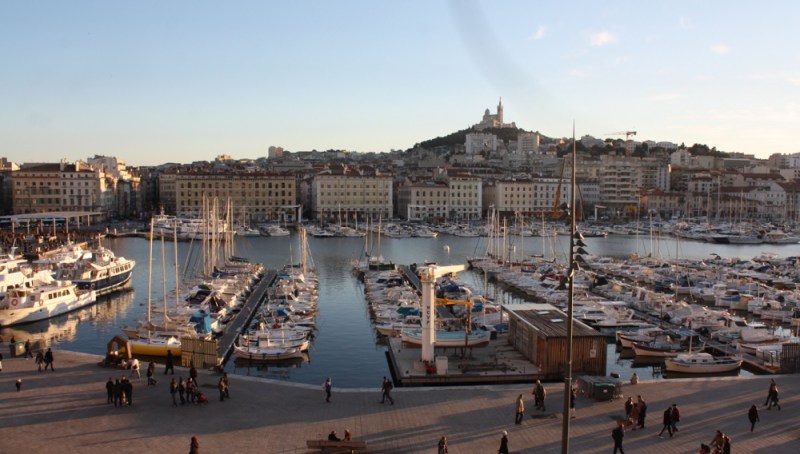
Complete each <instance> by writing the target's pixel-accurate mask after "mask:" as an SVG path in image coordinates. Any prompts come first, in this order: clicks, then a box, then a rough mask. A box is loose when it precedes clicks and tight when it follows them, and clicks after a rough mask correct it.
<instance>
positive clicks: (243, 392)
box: [0, 350, 800, 454]
mask: <svg viewBox="0 0 800 454" xmlns="http://www.w3.org/2000/svg"><path fill="white" fill-rule="evenodd" d="M54 353H55V367H56V371H55V372H51V371H47V372H41V373H39V372H37V371H36V366H35V364H34V362H33V360H32V359H28V360H25V359H22V358H8V357H7V356H6V359H5V360H4V361H3V367H4V369H3V371H2V372H0V453H28V452H31V453H49V452H61V453H63V452H66V453H72V452H75V453H108V452H114V453H127V452H130V453H137V454H141V453H142V452H156V453H172V452H175V453H179V452H184V453H185V452H187V451H188V448H189V441H190V438H191V437H192V436H193V435H194V436H197V437H198V439H199V442H200V449H201V452H203V453H204V454H206V453H224V452H236V453H306V452H311V451H309V450H308V449H307V448H306V443H305V442H306V440H307V439H315V438H325V437H326V435H327V433H328V432H330V431H331V430H334V429H335V430H336V431H337V432H338V433H339V434H340V435H341V434H342V433H344V430H345V429H350V431H351V432H352V433H353V438H354V439H357V440H365V441H366V442H367V444H368V447H369V450H368V451H369V452H373V453H415V452H427V453H432V452H436V444H437V442H438V440H439V437H440V436H441V435H447V437H448V440H449V447H450V453H494V452H497V447H498V445H499V441H500V432H501V431H503V430H507V431H508V432H509V435H508V438H509V447H510V449H511V451H512V452H518V453H533V452H536V453H557V452H560V450H561V434H562V424H561V422H562V420H561V417H560V412H561V408H562V405H561V404H562V402H563V400H562V397H563V394H562V391H563V385H561V384H548V385H547V391H548V396H547V406H548V412H547V413H542V412H537V411H535V410H534V409H533V400H532V396H531V394H530V393H531V387H530V386H528V385H503V386H476V387H451V388H408V389H395V390H394V391H393V392H392V395H393V397H394V400H395V404H394V405H389V404H388V403H387V404H384V405H381V404H380V403H379V402H380V392H379V389H378V388H379V386H380V381H381V379H382V373H380V372H378V373H376V375H375V388H371V389H343V388H339V387H338V385H340V383H338V382H337V380H336V377H333V385H334V388H333V397H332V401H331V403H325V398H324V392H323V390H322V388H321V385H322V380H323V378H324V377H321V378H320V385H319V386H310V385H298V384H290V383H287V382H281V381H275V380H266V379H258V378H250V377H241V376H230V382H231V399H229V400H226V401H225V402H220V401H219V393H218V391H217V390H216V386H215V384H216V382H217V379H218V375H217V374H216V373H212V372H207V371H200V374H201V375H200V383H201V386H202V389H203V391H204V392H205V393H206V394H207V395H208V396H209V398H210V402H209V403H208V404H204V405H190V404H187V405H184V406H179V407H178V408H174V407H172V402H171V398H170V394H169V378H171V376H169V377H165V376H164V375H163V366H158V369H157V376H156V378H157V379H158V384H157V386H155V387H147V386H145V378H141V379H136V378H134V379H133V382H134V386H135V388H134V392H133V402H134V404H133V406H131V407H124V408H115V407H114V406H113V405H110V404H106V396H105V382H106V380H107V379H108V377H113V378H118V377H120V376H122V375H123V373H124V372H125V371H121V370H116V369H106V368H102V367H99V366H97V362H98V361H99V360H100V359H101V358H100V357H99V356H93V355H86V354H81V353H74V352H67V351H58V350H56V351H54ZM145 367H146V366H145ZM187 372H188V371H187V370H186V369H181V368H178V367H176V375H175V377H178V376H183V377H184V378H185V377H186V376H187V375H188V373H187ZM143 375H144V374H143ZM18 378H21V379H22V380H23V383H22V391H20V392H17V391H16V389H15V386H14V383H15V381H16V380H17V379H18ZM769 378H770V377H738V378H732V377H726V378H711V379H682V380H667V381H658V382H641V383H639V384H638V385H625V386H624V387H623V392H624V394H625V395H626V396H627V395H634V397H635V395H636V394H641V395H642V396H643V398H644V399H645V400H646V401H647V402H648V418H647V424H646V428H645V429H644V430H641V429H640V430H637V431H627V432H626V435H625V441H624V446H625V449H626V452H628V453H636V452H648V453H692V452H697V449H698V447H699V446H700V443H708V442H709V441H710V440H711V439H712V437H713V436H714V432H715V431H716V430H717V429H720V430H722V431H723V432H725V433H727V434H729V435H730V436H731V438H732V447H733V452H736V453H745V452H746V453H759V452H763V453H797V452H800V405H798V404H800V397H798V391H800V380H798V378H800V377H798V376H796V375H792V376H776V377H775V378H776V380H777V382H778V385H779V388H780V392H781V405H782V410H780V411H777V410H775V409H773V410H771V411H767V410H766V408H765V407H762V406H761V404H763V403H764V399H765V397H766V392H767V388H768V385H769ZM342 385H343V384H342ZM520 393H522V394H523V395H524V397H525V401H526V407H527V408H526V410H527V411H526V418H525V421H524V423H523V424H522V425H518V426H517V425H514V423H513V422H514V408H515V407H514V402H515V399H516V397H517V395H519V394H520ZM673 402H675V403H677V404H678V406H679V407H680V408H681V413H682V418H681V423H680V425H679V427H680V432H678V433H677V434H676V435H675V437H674V438H669V437H668V436H667V437H666V438H664V439H660V438H658V436H657V435H658V432H659V431H660V430H661V414H662V412H663V410H664V409H665V408H666V407H667V406H668V405H669V404H672V403H673ZM754 403H755V404H758V405H759V412H760V416H761V422H760V423H758V424H757V425H756V430H755V432H754V433H750V432H749V422H748V420H747V410H748V408H749V407H750V405H752V404H754ZM622 413H623V400H621V399H616V400H612V401H608V402H597V401H595V400H593V399H588V398H584V397H579V398H578V399H577V418H575V419H572V420H571V430H570V452H574V453H610V452H611V451H612V447H613V442H612V440H611V430H612V428H613V427H614V421H615V420H616V419H617V418H619V417H621V415H622ZM532 415H536V416H537V417H536V418H533V417H531V416H532ZM665 435H666V433H665Z"/></svg>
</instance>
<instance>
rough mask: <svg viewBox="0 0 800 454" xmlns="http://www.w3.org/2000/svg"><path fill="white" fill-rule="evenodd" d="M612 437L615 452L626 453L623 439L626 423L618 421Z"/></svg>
mask: <svg viewBox="0 0 800 454" xmlns="http://www.w3.org/2000/svg"><path fill="white" fill-rule="evenodd" d="M611 438H612V439H613V440H614V454H617V451H619V454H625V450H624V449H622V439H623V438H625V423H624V422H618V423H617V427H615V428H614V430H612V431H611Z"/></svg>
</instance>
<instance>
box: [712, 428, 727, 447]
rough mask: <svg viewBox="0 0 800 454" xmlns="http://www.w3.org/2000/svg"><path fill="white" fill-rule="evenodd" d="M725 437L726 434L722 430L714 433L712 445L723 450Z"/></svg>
mask: <svg viewBox="0 0 800 454" xmlns="http://www.w3.org/2000/svg"><path fill="white" fill-rule="evenodd" d="M724 438H725V434H723V433H722V431H721V430H718V431H717V433H716V434H715V435H714V438H713V439H711V446H713V447H714V449H717V450H722V445H723V444H724V442H725V440H724Z"/></svg>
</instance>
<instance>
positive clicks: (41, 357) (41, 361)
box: [34, 350, 44, 372]
mask: <svg viewBox="0 0 800 454" xmlns="http://www.w3.org/2000/svg"><path fill="white" fill-rule="evenodd" d="M34 361H35V362H36V367H37V368H38V370H39V372H41V371H42V366H44V353H42V351H41V350H39V351H38V352H36V359H35V360H34Z"/></svg>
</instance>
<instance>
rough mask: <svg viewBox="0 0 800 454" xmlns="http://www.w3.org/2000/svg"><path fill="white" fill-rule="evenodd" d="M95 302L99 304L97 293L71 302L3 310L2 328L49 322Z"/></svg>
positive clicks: (79, 297)
mask: <svg viewBox="0 0 800 454" xmlns="http://www.w3.org/2000/svg"><path fill="white" fill-rule="evenodd" d="M95 302H97V294H96V293H95V292H86V293H82V294H80V295H77V298H75V300H74V301H70V302H59V303H56V304H50V305H48V304H45V305H41V306H39V305H36V306H32V307H22V308H12V309H8V310H3V311H2V313H0V327H4V326H12V325H22V324H26V323H33V322H38V321H41V320H47V319H49V318H53V317H58V316H59V315H62V314H67V313H69V312H73V311H77V310H78V309H83V308H84V307H87V306H91V305H92V304H94V303H95Z"/></svg>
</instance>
